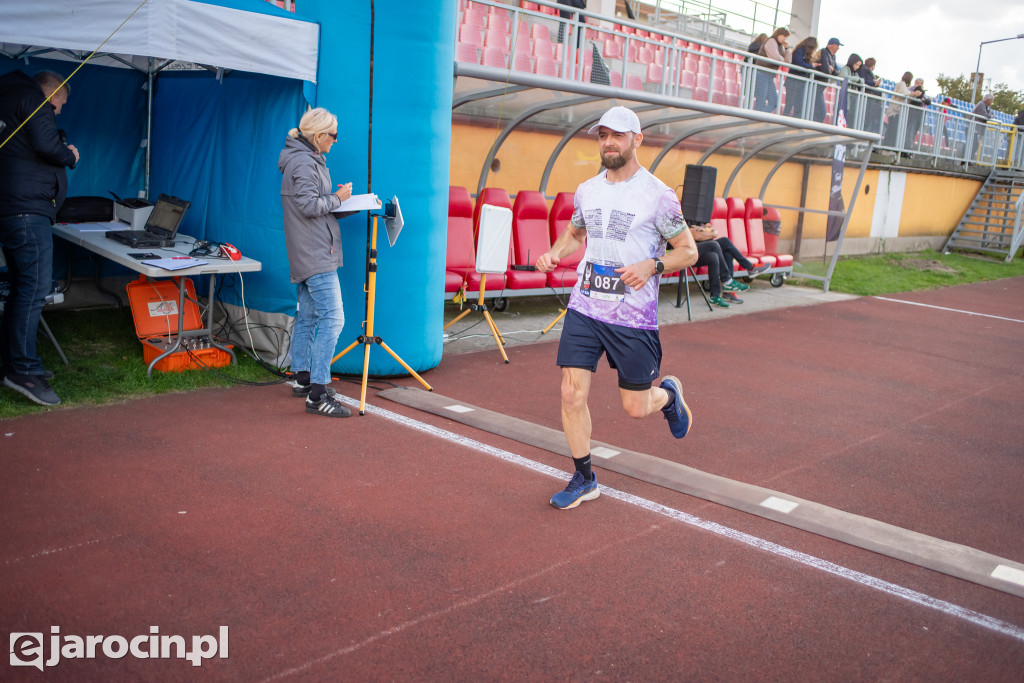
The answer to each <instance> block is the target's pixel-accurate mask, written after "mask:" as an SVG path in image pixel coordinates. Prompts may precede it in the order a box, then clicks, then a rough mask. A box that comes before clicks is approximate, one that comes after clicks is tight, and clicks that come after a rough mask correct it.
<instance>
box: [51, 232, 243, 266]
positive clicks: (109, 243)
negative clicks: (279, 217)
mask: <svg viewBox="0 0 1024 683" xmlns="http://www.w3.org/2000/svg"><path fill="white" fill-rule="evenodd" d="M101 225H102V224H98V223H57V224H56V225H54V226H53V232H54V234H55V235H58V236H59V237H62V238H63V239H66V240H67V241H69V242H71V243H72V244H77V245H80V246H82V247H85V248H86V249H88V250H89V251H91V252H93V253H95V254H99V255H100V256H102V257H104V258H108V259H110V260H111V261H114V262H115V263H120V264H121V265H122V266H127V267H128V268H131V269H132V270H134V271H136V272H139V273H142V274H143V275H145V276H147V277H179V276H186V277H188V276H191V275H204V274H205V275H209V274H211V273H251V272H255V271H258V270H261V269H262V268H263V264H262V263H260V262H259V261H257V260H255V259H251V258H248V257H246V256H244V255H243V256H242V258H240V259H239V260H237V261H233V260H231V259H225V258H214V257H210V256H198V257H196V258H199V259H201V260H203V261H206V265H202V266H194V267H192V268H183V269H181V270H165V269H163V268H160V267H158V266H147V265H146V264H145V263H143V262H142V261H139V260H138V259H134V258H132V257H131V256H129V255H128V254H129V253H132V254H135V253H138V252H145V253H147V254H156V255H157V257H158V258H171V257H174V256H188V252H190V251H192V244H193V243H194V242H195V241H196V239H195V238H194V237H191V236H189V235H182V234H181V233H178V235H177V236H175V238H174V239H175V245H174V246H173V247H168V248H166V249H160V248H157V247H130V246H128V245H127V244H124V243H123V242H118V241H117V240H112V239H110V238H109V237H107V236H106V230H107V229H109V228H108V227H104V228H103V229H102V230H98V229H97V228H99V227H100V226H101ZM127 227H128V226H127V225H124V228H125V229H126V228H127Z"/></svg>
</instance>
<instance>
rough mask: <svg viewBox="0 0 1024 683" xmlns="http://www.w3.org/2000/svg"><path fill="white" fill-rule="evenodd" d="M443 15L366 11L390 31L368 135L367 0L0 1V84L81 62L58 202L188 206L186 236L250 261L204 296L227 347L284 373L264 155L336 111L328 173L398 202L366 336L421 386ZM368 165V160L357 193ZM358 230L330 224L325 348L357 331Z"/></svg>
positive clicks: (281, 258)
mask: <svg viewBox="0 0 1024 683" xmlns="http://www.w3.org/2000/svg"><path fill="white" fill-rule="evenodd" d="M452 5H453V4H452V3H450V2H444V1H443V0H436V1H435V2H428V3H422V4H420V5H416V6H415V7H409V6H407V4H406V3H403V2H401V1H400V0H376V10H375V11H376V14H377V15H379V16H387V17H388V22H387V24H386V26H387V30H386V31H379V32H378V36H377V47H376V49H375V55H376V59H375V60H374V68H375V69H376V76H373V78H374V80H375V81H376V82H377V90H376V91H375V93H376V94H375V96H374V97H375V99H376V100H377V102H378V104H377V108H376V109H375V110H373V111H374V113H373V120H372V123H371V120H370V107H371V106H372V104H373V103H372V100H371V99H370V98H369V97H368V94H369V93H370V92H373V91H372V89H371V87H370V86H371V81H370V78H371V71H370V64H371V61H370V51H369V49H368V43H369V42H370V41H371V37H372V31H373V26H372V25H373V15H374V9H373V8H374V1H373V0H370V1H369V2H366V3H359V4H354V3H336V2H330V1H327V0H323V1H321V0H305V2H304V3H303V5H302V10H303V11H304V12H305V13H306V15H307V17H308V16H312V17H315V19H316V20H317V21H313V20H311V19H308V18H304V17H301V16H297V15H294V14H292V13H289V12H286V11H284V10H281V9H278V8H276V7H274V6H273V5H271V4H269V3H266V2H262V0H206V1H199V0H146V1H144V2H143V1H142V0H78V1H77V2H75V3H67V2H66V1H64V0H34V1H33V2H31V3H20V4H17V5H14V4H13V3H5V4H4V5H3V6H2V7H0V72H6V71H9V70H11V69H14V68H22V69H23V70H25V71H27V72H29V73H33V72H35V71H39V70H42V69H45V68H50V69H53V70H56V71H58V72H61V73H64V74H68V73H71V71H73V69H74V68H75V67H76V66H78V63H80V62H81V61H83V60H85V59H87V58H88V59H89V61H88V63H87V64H86V65H85V66H84V67H83V68H82V69H81V71H79V72H78V73H77V74H76V75H75V77H74V78H73V79H72V81H71V87H72V96H71V98H70V100H69V103H68V105H67V106H66V107H65V109H64V111H63V112H62V114H61V117H60V125H61V127H62V128H65V129H66V130H67V133H68V139H69V141H70V142H72V143H73V144H75V145H76V146H77V147H78V148H79V150H80V151H81V153H82V159H81V161H80V163H79V166H78V167H77V168H76V169H75V170H74V171H72V172H71V176H70V191H71V193H72V194H74V195H91V194H95V195H102V194H106V193H107V191H113V192H116V193H117V194H119V195H120V196H135V195H136V194H137V193H138V192H139V191H143V192H146V193H148V194H150V195H155V194H159V193H167V194H172V195H176V196H179V197H182V198H184V199H188V200H189V201H191V202H192V208H191V209H190V210H189V212H188V214H187V215H186V219H185V221H184V224H183V226H182V228H181V231H182V232H183V233H185V234H189V235H193V236H195V237H197V238H202V239H212V240H216V241H221V242H230V243H232V244H234V245H236V246H237V247H239V249H240V250H241V251H242V253H244V254H245V255H247V256H251V257H253V258H256V259H258V260H260V261H261V262H262V263H263V271H262V272H260V273H257V274H252V275H249V276H246V277H245V280H244V283H242V282H241V280H240V278H238V276H228V277H226V278H224V282H225V285H224V287H223V288H222V290H221V292H220V294H219V296H220V299H221V300H222V301H223V302H224V303H225V304H226V306H225V308H226V310H227V314H228V317H229V318H230V319H232V320H233V321H234V323H235V327H234V333H233V334H232V338H233V339H234V340H235V341H237V342H240V343H243V344H245V345H247V346H248V345H250V334H251V337H252V339H253V341H254V342H255V346H256V347H257V348H258V349H261V350H264V351H268V350H269V351H271V352H272V353H271V354H270V356H271V357H272V358H273V357H275V356H276V359H277V360H278V361H282V362H283V361H284V360H285V359H284V355H285V353H286V351H287V336H286V334H284V332H287V331H290V329H291V323H292V321H293V316H294V312H295V290H294V286H293V285H291V284H290V282H289V277H288V265H287V256H286V254H285V249H284V238H283V228H282V218H281V213H282V212H281V204H280V198H279V192H278V190H279V188H280V174H279V173H278V171H277V157H278V153H279V151H280V149H281V147H282V146H283V141H284V137H285V134H286V133H287V131H288V130H289V129H290V128H293V127H294V126H295V125H296V124H297V122H298V120H299V118H300V116H301V114H302V112H303V111H304V110H305V108H306V106H307V105H314V106H324V107H327V108H328V109H330V110H332V111H333V112H335V113H336V114H338V116H339V129H343V130H345V131H346V134H347V135H348V136H349V137H348V141H349V143H350V144H346V145H337V146H336V147H335V152H334V154H333V155H332V157H330V158H329V159H328V163H329V166H330V167H331V171H332V175H333V176H334V177H335V179H336V180H337V182H345V181H348V180H351V181H353V185H354V188H355V190H356V191H357V192H365V191H373V192H377V193H378V194H380V195H381V196H382V197H384V198H386V199H389V198H390V197H391V196H392V195H395V194H397V195H398V196H399V197H400V199H401V201H402V209H403V214H404V215H405V219H406V228H405V230H404V231H403V233H402V238H401V240H400V241H399V244H398V245H396V247H395V248H394V249H390V250H389V249H388V248H387V247H384V248H382V249H381V255H380V261H379V263H380V268H379V273H378V282H379V283H381V285H380V287H379V289H378V299H377V300H378V306H377V334H379V335H382V336H384V337H385V338H386V339H388V341H389V343H390V344H391V345H392V346H393V347H395V349H396V351H398V352H400V353H401V354H402V357H403V359H404V360H405V361H406V362H407V363H408V364H409V365H410V366H411V367H412V368H413V369H415V370H417V371H420V370H425V369H429V368H431V367H434V366H435V365H437V363H438V362H439V361H440V357H441V339H442V335H441V323H442V318H443V311H442V306H443V294H442V292H443V268H438V267H437V264H438V263H442V262H443V259H444V249H445V246H444V245H445V229H446V220H445V217H446V197H447V191H446V190H447V183H448V161H449V160H448V151H449V149H448V148H449V144H450V143H449V141H450V107H451V88H452V78H451V74H452V72H451V68H452V63H453V62H452V57H453V54H452V53H453V49H454V48H453V41H454V35H453V34H452V31H453V28H452V27H453V26H454V21H453V13H454V6H452ZM122 22H123V25H122ZM119 26H120V28H118V27H119ZM323 26H329V27H331V40H330V41H327V44H321V27H323ZM378 26H381V24H378ZM115 29H116V31H115ZM111 33H113V36H111V37H110V38H109V40H108V41H107V42H106V44H104V45H103V46H102V48H101V49H100V51H99V53H98V54H97V55H96V56H93V57H91V58H90V53H91V51H92V50H95V49H96V48H97V47H99V46H100V45H101V43H103V42H104V40H106V39H107V38H108V36H110V34H111ZM4 58H6V59H4ZM51 60H58V61H57V63H54V62H53V61H51ZM340 65H344V67H343V68H342V67H341V66H340ZM382 83H384V84H386V86H385V85H382ZM314 84H315V85H314ZM392 86H395V87H392ZM368 105H369V106H368ZM412 111H415V112H416V113H417V114H418V115H417V116H410V115H409V114H410V112H412ZM371 126H372V129H373V135H374V138H373V145H372V147H373V150H372V153H370V152H369V151H368V147H369V145H368V144H366V141H367V136H368V135H369V134H370V130H371ZM370 158H376V159H377V163H376V165H375V171H374V175H373V181H372V187H368V185H369V184H370V183H368V182H367V180H366V179H367V177H368V175H369V174H368V168H369V166H370V163H369V161H370ZM366 226H367V219H366V214H359V215H356V216H352V217H350V218H346V219H344V220H343V221H342V235H343V243H344V253H345V265H344V267H343V268H342V271H341V276H342V291H343V296H344V297H345V302H346V304H345V309H346V326H345V330H344V331H343V332H342V335H341V339H340V340H339V348H342V347H344V346H347V345H348V343H349V342H350V341H352V340H353V339H355V337H356V336H358V335H359V334H361V332H362V318H363V315H362V312H363V311H362V304H363V298H364V295H363V281H364V277H365V268H366V266H365V258H364V257H365V251H366ZM232 280H235V281H232ZM243 284H244V302H245V306H244V307H243V305H242V294H243ZM244 310H248V316H247V318H246V323H247V325H243V324H242V317H243V316H242V313H243V311H244ZM268 360H269V358H268ZM361 364H362V354H348V355H347V356H345V357H344V358H342V360H341V361H339V362H338V363H337V364H335V368H334V369H335V370H336V371H341V372H353V373H354V372H357V371H358V370H360V369H361ZM370 370H371V373H372V374H375V375H394V374H404V371H403V370H402V369H401V368H400V366H398V365H397V363H394V361H393V360H392V359H391V358H390V357H388V356H386V355H385V354H374V355H373V358H372V365H371V368H370Z"/></svg>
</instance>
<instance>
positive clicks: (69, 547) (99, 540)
mask: <svg viewBox="0 0 1024 683" xmlns="http://www.w3.org/2000/svg"><path fill="white" fill-rule="evenodd" d="M120 536H121V534H116V535H114V536H106V537H104V538H95V539H93V540H91V541H83V542H81V543H75V544H74V545H66V546H63V547H61V548H48V549H46V550H40V551H39V552H38V553H33V554H32V555H29V556H28V557H15V558H14V559H11V560H7V561H5V562H4V566H5V567H6V566H8V565H12V564H17V563H18V562H24V561H26V560H34V559H36V558H37V557H46V556H47V555H53V554H55V553H62V552H64V551H65V550H74V549H75V548H84V547H85V546H87V545H93V544H96V543H102V542H103V541H112V540H113V539H115V538H119V537H120Z"/></svg>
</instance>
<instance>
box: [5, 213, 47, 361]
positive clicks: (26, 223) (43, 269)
mask: <svg viewBox="0 0 1024 683" xmlns="http://www.w3.org/2000/svg"><path fill="white" fill-rule="evenodd" d="M0 243H2V244H3V253H4V260H6V261H7V270H8V277H9V279H10V294H9V296H8V297H7V302H6V303H5V304H4V317H3V322H2V323H0V356H2V358H3V373H4V374H5V375H9V374H12V373H16V374H19V375H39V374H42V372H43V362H42V360H40V358H39V355H38V354H37V353H36V332H37V330H38V328H39V318H40V316H41V315H42V313H43V304H44V303H45V300H46V295H47V294H49V293H50V291H51V290H52V289H53V233H51V232H50V219H49V218H47V217H46V216H37V215H34V214H20V215H17V216H4V217H2V218H0Z"/></svg>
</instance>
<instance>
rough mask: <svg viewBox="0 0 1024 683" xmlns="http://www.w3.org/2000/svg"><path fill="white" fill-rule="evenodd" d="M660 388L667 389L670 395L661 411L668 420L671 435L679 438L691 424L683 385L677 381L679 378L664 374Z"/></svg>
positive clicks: (684, 434)
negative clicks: (684, 398)
mask: <svg viewBox="0 0 1024 683" xmlns="http://www.w3.org/2000/svg"><path fill="white" fill-rule="evenodd" d="M661 388H662V389H664V390H665V391H667V392H668V394H669V397H670V400H669V402H668V403H667V404H666V405H665V407H664V408H662V409H661V412H662V414H663V415H664V416H665V419H666V420H668V428H669V429H670V430H672V436H674V437H676V438H677V439H681V438H683V437H684V436H686V435H687V433H689V431H690V425H692V424H693V415H692V414H691V413H690V407H689V406H688V405H686V401H684V400H683V385H682V384H681V383H680V382H679V378H677V377H673V376H672V375H665V378H664V379H663V380H661Z"/></svg>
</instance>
